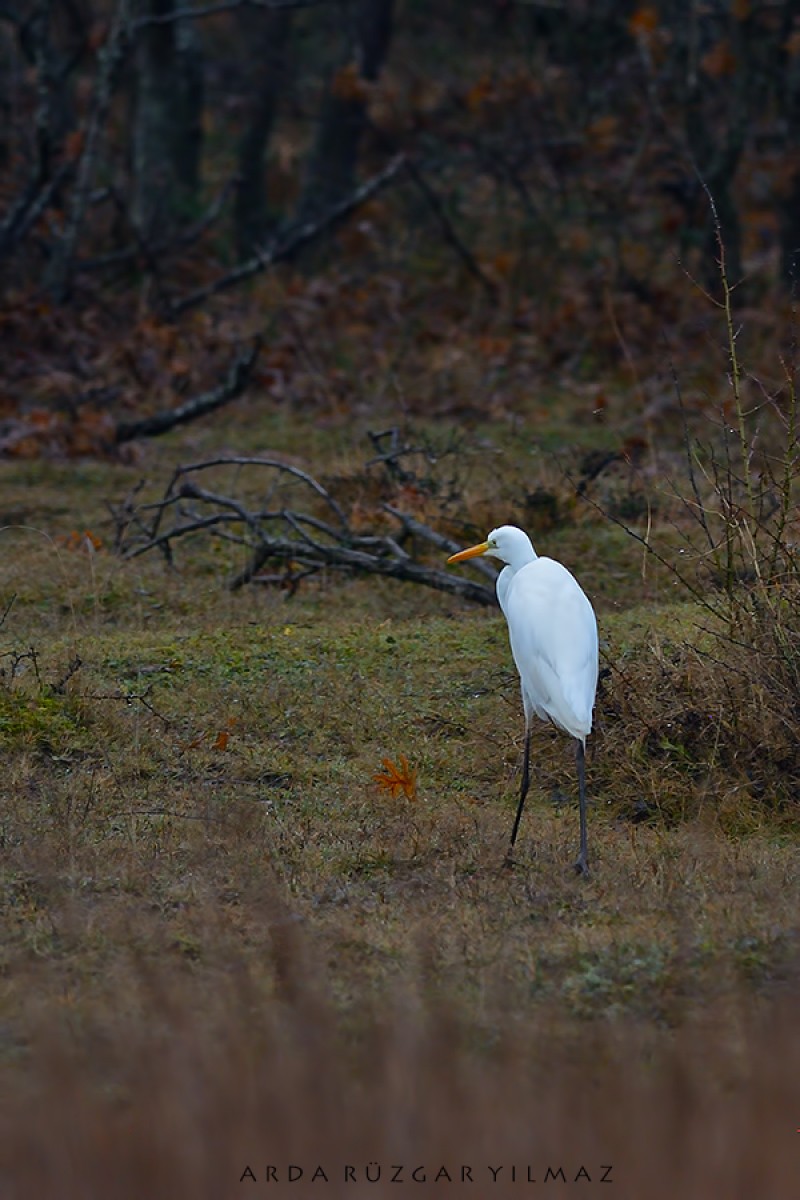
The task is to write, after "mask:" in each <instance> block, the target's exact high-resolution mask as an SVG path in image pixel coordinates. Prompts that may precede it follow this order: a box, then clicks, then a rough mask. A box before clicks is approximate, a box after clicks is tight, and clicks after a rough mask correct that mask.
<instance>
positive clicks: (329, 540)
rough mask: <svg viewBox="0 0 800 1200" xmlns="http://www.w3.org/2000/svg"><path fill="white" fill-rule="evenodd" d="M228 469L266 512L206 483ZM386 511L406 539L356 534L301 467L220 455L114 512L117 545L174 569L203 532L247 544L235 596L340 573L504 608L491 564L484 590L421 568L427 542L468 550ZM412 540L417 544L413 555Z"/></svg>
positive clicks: (471, 581)
mask: <svg viewBox="0 0 800 1200" xmlns="http://www.w3.org/2000/svg"><path fill="white" fill-rule="evenodd" d="M223 468H236V469H237V471H238V472H239V479H240V480H241V478H242V476H241V473H242V472H245V471H246V472H248V475H247V479H246V482H247V484H248V490H249V491H250V490H251V489H253V490H257V494H258V495H259V497H260V500H261V502H260V505H259V506H253V505H252V503H251V502H248V501H246V500H245V499H241V498H238V497H232V496H229V495H225V494H224V493H223V492H222V491H220V490H217V489H212V488H208V487H205V486H203V485H202V483H201V480H203V481H204V480H205V478H206V477H207V476H208V475H209V474H212V473H214V472H215V471H218V470H219V469H223ZM254 477H255V478H254ZM254 485H257V487H255V488H254ZM383 509H384V511H385V512H386V513H388V514H389V515H390V516H391V518H392V519H393V520H394V521H397V522H399V524H400V527H401V533H400V535H399V536H398V537H395V536H393V535H392V533H391V532H389V531H387V530H383V529H376V530H375V531H374V532H368V533H364V532H361V531H356V530H354V529H353V528H352V526H351V525H350V523H349V521H348V519H347V515H346V513H345V511H344V509H343V507H342V505H340V504H339V502H338V501H337V500H336V498H335V497H334V496H333V495H331V493H330V492H329V491H328V490H327V488H325V487H324V486H323V485H322V484H321V483H320V482H319V481H318V480H316V479H314V477H313V476H312V475H309V474H308V473H307V472H305V471H302V470H300V468H298V467H295V466H292V465H290V464H289V463H283V462H280V461H279V460H277V459H274V458H259V457H245V456H232V457H230V458H224V457H219V458H214V459H210V460H208V461H205V462H199V463H192V464H189V465H188V466H183V467H179V468H178V469H177V470H176V471H175V473H174V475H173V476H172V478H171V479H170V481H169V483H168V485H167V488H166V490H165V492H164V494H163V496H162V497H161V499H160V500H157V501H155V502H152V503H149V504H141V505H136V504H135V503H134V501H133V499H132V497H130V496H129V497H127V498H126V500H125V501H124V502H123V503H122V504H121V505H119V506H117V507H114V506H112V507H111V511H112V515H113V516H114V518H115V520H116V522H117V537H116V545H117V547H118V548H119V550H120V552H121V553H122V555H123V557H125V558H135V557H138V556H139V555H141V554H146V553H148V552H149V551H152V550H157V551H160V552H161V553H163V554H164V555H165V557H166V558H167V560H168V561H169V562H172V560H173V545H174V543H176V542H178V541H180V540H181V539H182V538H186V537H190V536H192V535H200V534H207V535H210V536H216V537H222V538H224V539H226V540H228V541H231V542H233V543H235V544H236V545H238V546H241V547H242V549H243V550H245V551H246V552H248V554H249V558H248V561H247V563H246V565H245V566H244V567H243V568H242V569H241V570H240V571H238V572H237V573H236V574H235V575H234V576H233V577H232V578H231V579H229V581H228V587H229V588H230V589H231V590H232V591H236V590H238V589H239V588H241V587H243V586H244V585H245V584H248V583H254V582H255V583H259V582H260V583H270V584H278V585H280V586H283V587H285V588H287V589H288V590H289V592H290V594H293V593H294V592H295V591H296V590H297V586H298V583H299V582H300V580H301V579H304V578H306V577H308V576H311V575H315V574H318V573H326V572H327V573H329V572H331V571H335V572H343V573H345V574H350V575H354V574H355V575H358V574H369V575H386V576H389V577H390V578H392V579H404V580H408V581H409V582H412V583H420V584H424V585H425V586H426V587H432V588H436V589H437V590H439V591H442V592H448V593H450V594H451V595H454V596H460V597H462V598H463V599H466V600H472V601H475V602H476V603H478V604H486V605H493V604H494V603H495V593H494V586H493V582H494V577H495V576H494V572H492V570H491V567H489V566H488V564H479V566H480V567H481V568H482V569H483V570H484V572H485V574H486V575H487V577H488V578H489V579H490V580H491V582H487V583H481V582H479V581H477V580H474V579H470V578H468V577H465V576H463V575H460V574H456V573H454V572H451V571H448V570H446V569H445V568H444V566H443V565H442V566H441V567H439V566H434V565H430V564H429V563H427V562H424V561H422V560H421V558H420V557H418V554H419V546H420V544H422V545H423V546H425V545H426V544H427V545H431V546H434V547H436V550H437V551H441V552H443V553H448V554H449V553H452V552H453V551H454V550H457V549H458V548H459V545H458V543H457V542H454V541H452V540H451V539H450V538H447V537H445V536H444V535H443V534H440V533H438V532H437V531H436V530H433V529H431V528H429V527H428V526H427V525H424V524H423V523H422V522H420V521H418V520H417V519H416V518H414V517H412V516H409V515H408V514H406V513H403V512H401V511H400V510H399V509H396V508H393V507H392V506H391V505H384V506H383ZM404 541H410V543H411V548H410V549H407V548H406V546H405V545H403V542H404ZM439 561H440V562H441V561H442V559H439ZM269 564H271V565H272V566H273V567H278V568H279V570H278V571H277V573H276V572H275V571H274V570H273V571H271V572H270V574H269V575H268V576H266V577H265V576H263V575H262V574H261V572H262V570H263V568H265V567H266V566H268V565H269Z"/></svg>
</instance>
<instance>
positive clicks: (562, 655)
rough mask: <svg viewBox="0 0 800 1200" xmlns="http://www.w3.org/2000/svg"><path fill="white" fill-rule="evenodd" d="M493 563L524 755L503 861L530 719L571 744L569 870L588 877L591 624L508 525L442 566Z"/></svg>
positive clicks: (582, 602)
mask: <svg viewBox="0 0 800 1200" xmlns="http://www.w3.org/2000/svg"><path fill="white" fill-rule="evenodd" d="M478 555H489V556H491V557H493V558H499V559H500V561H501V562H503V563H505V564H506V565H505V567H504V568H503V570H502V571H501V572H500V574H499V575H498V577H497V599H498V600H499V602H500V607H501V608H502V610H503V613H504V615H505V618H506V621H507V622H508V634H509V639H510V641H511V653H512V654H513V656H514V662H515V663H516V665H517V670H518V671H519V675H520V682H521V684H522V705H523V708H524V711H525V753H524V757H523V762H522V788H521V791H520V797H519V807H518V808H517V815H516V819H515V820H514V827H513V829H512V831H511V842H510V845H509V848H508V855H507V857H506V861H507V862H510V861H511V852H512V850H513V848H514V843H515V841H516V840H517V831H518V829H519V823H520V819H521V817H522V810H523V808H524V807H525V797H526V796H527V794H528V786H529V783H530V753H531V723H532V719H533V715H534V713H535V714H536V716H537V717H541V718H542V720H545V721H547V720H549V721H552V722H553V724H554V725H557V726H558V727H559V729H563V730H564V731H565V732H566V733H569V734H571V735H572V737H574V738H575V743H576V753H575V757H576V762H577V767H578V793H579V799H580V821H581V848H580V853H579V855H578V860H577V862H576V863H575V870H576V871H577V872H578V873H579V874H582V875H585V874H586V873H587V872H588V870H589V860H588V856H587V848H586V768H585V751H586V737H587V735H588V734H589V732H590V731H591V728H592V708H593V707H594V698H595V692H596V691H597V669H598V657H597V619H596V617H595V615H594V609H593V608H592V606H591V604H590V603H589V599H588V597H587V596H586V593H585V592H584V591H583V589H582V588H581V586H580V584H579V583H578V582H577V580H576V579H575V577H574V576H573V575H571V574H570V572H569V571H568V570H567V568H566V567H564V566H562V564H561V563H560V562H556V561H555V559H552V558H539V556H538V555H537V553H536V551H535V550H534V548H533V546H532V544H531V540H530V538H529V537H528V535H527V534H526V533H523V531H522V530H521V529H517V528H516V526H514V525H502V526H501V527H500V528H499V529H494V530H493V531H492V532H491V533H490V534H489V536H488V538H487V539H486V541H485V542H481V544H480V545H479V546H471V547H470V548H469V549H468V550H462V551H461V552H460V554H453V555H452V556H451V557H450V558H448V560H447V561H448V562H449V563H457V562H464V561H465V560H466V559H468V558H476V557H477V556H478Z"/></svg>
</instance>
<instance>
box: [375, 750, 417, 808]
mask: <svg viewBox="0 0 800 1200" xmlns="http://www.w3.org/2000/svg"><path fill="white" fill-rule="evenodd" d="M381 761H382V763H383V771H378V772H377V774H375V775H373V776H372V778H373V779H374V780H375V782H376V783H377V785H378V787H379V788H381V789H382V790H383V791H385V792H389V793H390V795H391V797H392V799H393V800H394V799H395V798H396V797H397V796H399V795H400V794H401V793H402V794H403V795H404V796H405V797H406V799H407V800H416V798H417V772H416V771H415V770H414V769H413V768H412V767H409V765H408V759H407V758H406V756H405V755H404V754H401V755H400V758H399V760H398V761H399V766H398V765H397V763H393V762H392V760H391V759H390V758H384V759H382V760H381Z"/></svg>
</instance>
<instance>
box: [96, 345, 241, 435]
mask: <svg viewBox="0 0 800 1200" xmlns="http://www.w3.org/2000/svg"><path fill="white" fill-rule="evenodd" d="M260 349H261V339H260V338H256V340H255V341H254V342H253V344H252V346H250V347H249V348H248V349H247V350H244V351H242V352H241V353H240V354H239V355H237V357H236V358H235V359H234V361H233V363H232V364H231V368H230V370H229V371H228V374H227V377H226V378H225V380H224V381H223V382H222V383H221V384H219V386H218V387H215V388H212V389H211V391H210V392H203V394H202V395H200V396H195V397H194V398H193V399H192V400H187V401H186V402H185V403H184V404H181V405H179V406H178V408H170V409H167V410H166V411H165V412H160V413H154V414H153V416H151V417H143V418H142V420H141V421H127V422H125V421H124V422H122V423H121V424H120V425H118V426H117V430H116V435H115V441H116V443H117V445H120V444H121V443H122V442H130V441H132V440H133V439H134V438H140V437H160V436H161V434H162V433H168V432H169V431H170V429H175V427H176V426H177V425H185V424H186V423H187V422H188V421H195V420H196V419H197V418H198V417H204V416H207V415H208V413H212V412H214V411H215V410H216V409H218V408H222V407H223V405H225V404H228V403H229V402H230V401H231V400H235V399H236V397H237V396H241V394H242V392H243V391H244V390H245V388H246V387H247V385H248V383H249V382H250V376H251V374H252V371H253V367H254V366H255V364H256V359H257V358H258V354H259V351H260Z"/></svg>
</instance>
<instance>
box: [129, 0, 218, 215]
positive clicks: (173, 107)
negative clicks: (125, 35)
mask: <svg viewBox="0 0 800 1200" xmlns="http://www.w3.org/2000/svg"><path fill="white" fill-rule="evenodd" d="M175 14H176V3H175V0H139V17H140V20H139V21H138V23H137V24H138V28H137V32H136V49H135V62H136V73H135V89H136V102H135V115H134V125H133V175H134V190H133V204H132V213H133V218H134V222H135V224H136V226H137V228H138V230H139V232H140V234H141V235H142V236H143V237H145V238H150V237H151V236H152V235H153V233H154V231H155V229H156V226H157V225H159V226H160V227H161V228H162V230H163V228H164V227H165V226H166V227H167V228H169V227H171V226H174V225H176V224H177V223H178V220H179V218H180V216H182V215H185V210H186V208H187V205H188V203H189V202H190V201H191V200H192V199H193V197H194V196H195V194H196V191H197V187H198V183H199V177H200V170H199V168H200V154H201V148H202V117H203V67H202V60H201V58H200V50H199V43H198V41H197V38H196V36H195V33H194V29H193V27H192V23H191V22H190V21H187V20H178V19H174V20H169V19H168V18H169V17H174V16H175Z"/></svg>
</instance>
